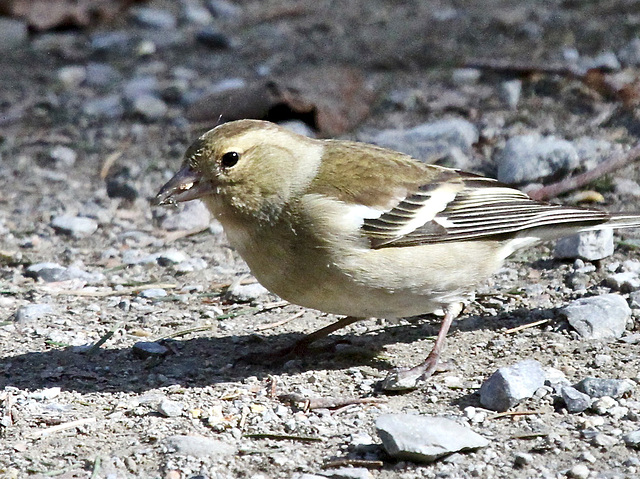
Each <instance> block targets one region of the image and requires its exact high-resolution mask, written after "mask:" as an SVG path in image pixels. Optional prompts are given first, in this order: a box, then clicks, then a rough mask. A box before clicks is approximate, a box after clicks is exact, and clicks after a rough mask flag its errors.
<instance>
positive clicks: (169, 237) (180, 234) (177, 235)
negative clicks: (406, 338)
mask: <svg viewBox="0 0 640 479" xmlns="http://www.w3.org/2000/svg"><path fill="white" fill-rule="evenodd" d="M208 229H209V227H208V226H205V227H204V228H195V229H192V230H179V231H171V232H169V233H166V234H165V235H164V244H168V243H173V242H174V241H177V240H179V239H182V238H187V237H189V236H195V235H198V234H200V233H204V232H205V231H207V230H208Z"/></svg>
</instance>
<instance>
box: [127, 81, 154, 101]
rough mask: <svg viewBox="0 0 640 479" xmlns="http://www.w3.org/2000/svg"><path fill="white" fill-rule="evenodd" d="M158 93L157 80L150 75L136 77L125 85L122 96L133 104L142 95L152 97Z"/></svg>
mask: <svg viewBox="0 0 640 479" xmlns="http://www.w3.org/2000/svg"><path fill="white" fill-rule="evenodd" d="M158 91H159V86H158V79H157V78H156V77H155V76H152V75H145V76H138V77H135V78H132V79H131V80H129V81H128V82H127V83H125V85H124V88H123V92H124V93H123V96H124V98H125V99H126V100H127V101H130V102H133V101H135V99H136V98H138V97H140V96H143V95H153V94H155V93H157V92H158Z"/></svg>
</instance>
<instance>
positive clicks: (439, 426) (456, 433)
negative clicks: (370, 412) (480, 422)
mask: <svg viewBox="0 0 640 479" xmlns="http://www.w3.org/2000/svg"><path fill="white" fill-rule="evenodd" d="M376 430H377V432H378V435H379V436H380V439H381V440H382V445H383V446H384V448H385V450H386V451H387V453H388V454H389V455H390V456H392V457H394V458H396V459H404V460H410V461H417V462H432V461H435V460H436V459H438V458H439V457H442V456H445V455H448V454H451V453H453V452H457V451H466V450H470V449H477V448H480V447H485V446H487V445H488V444H489V441H488V440H487V439H486V438H485V437H483V436H481V435H480V434H477V433H476V432H474V431H472V430H471V429H469V428H467V427H464V426H461V425H460V424H458V423H457V422H455V421H452V420H451V419H447V418H443V417H434V416H417V415H413V414H385V415H382V416H379V417H378V418H377V419H376Z"/></svg>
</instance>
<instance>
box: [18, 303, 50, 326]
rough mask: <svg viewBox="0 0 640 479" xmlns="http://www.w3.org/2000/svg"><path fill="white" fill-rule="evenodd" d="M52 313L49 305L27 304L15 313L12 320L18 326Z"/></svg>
mask: <svg viewBox="0 0 640 479" xmlns="http://www.w3.org/2000/svg"><path fill="white" fill-rule="evenodd" d="M52 313H53V308H52V307H51V305H50V304H27V305H26V306H22V307H21V308H19V309H18V311H16V314H15V316H14V320H15V322H16V323H18V324H26V323H30V322H32V321H35V320H36V319H40V318H42V317H44V316H48V315H50V314H52Z"/></svg>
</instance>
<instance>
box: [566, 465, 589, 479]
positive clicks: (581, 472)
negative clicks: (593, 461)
mask: <svg viewBox="0 0 640 479" xmlns="http://www.w3.org/2000/svg"><path fill="white" fill-rule="evenodd" d="M590 472H591V471H589V468H588V467H587V466H585V465H584V464H576V465H575V466H573V467H572V468H571V469H569V470H568V471H567V476H568V477H573V478H575V479H587V477H589V474H590Z"/></svg>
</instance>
